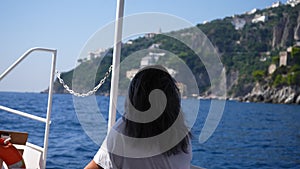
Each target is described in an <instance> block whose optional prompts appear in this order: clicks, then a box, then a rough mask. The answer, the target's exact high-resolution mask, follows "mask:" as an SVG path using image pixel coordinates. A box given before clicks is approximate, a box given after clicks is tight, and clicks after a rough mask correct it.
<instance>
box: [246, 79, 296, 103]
mask: <svg viewBox="0 0 300 169" xmlns="http://www.w3.org/2000/svg"><path fill="white" fill-rule="evenodd" d="M240 101H245V102H248V101H249V102H266V103H283V104H300V87H299V86H286V87H281V88H273V87H269V86H267V85H264V86H261V85H259V84H258V83H257V84H256V85H255V87H254V88H253V90H252V91H251V92H250V93H248V94H247V95H246V96H244V97H241V98H240Z"/></svg>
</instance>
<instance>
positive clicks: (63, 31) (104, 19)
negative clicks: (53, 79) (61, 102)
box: [0, 0, 285, 92]
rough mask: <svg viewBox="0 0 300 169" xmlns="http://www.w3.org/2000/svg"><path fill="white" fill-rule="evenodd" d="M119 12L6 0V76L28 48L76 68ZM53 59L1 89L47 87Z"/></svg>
mask: <svg viewBox="0 0 300 169" xmlns="http://www.w3.org/2000/svg"><path fill="white" fill-rule="evenodd" d="M273 2H275V0H248V1H245V0H209V1H204V0H125V9H124V16H130V15H134V14H138V13H145V12H159V13H166V14H170V15H174V16H176V17H180V18H182V19H185V20H187V21H188V22H190V23H192V24H193V25H196V24H198V23H203V22H204V21H211V20H214V19H221V18H224V17H226V16H232V15H234V14H242V13H244V12H246V11H250V10H252V9H254V8H257V9H263V8H265V7H267V6H270V5H271V4H272V3H273ZM281 2H283V3H285V1H281ZM115 13H116V0H88V1H83V0H78V1H74V0H56V1H50V0H45V1H37V0H26V1H18V0H2V1H0V61H1V62H0V74H2V72H4V71H5V70H6V69H7V68H8V67H9V66H10V65H11V64H12V63H14V61H16V60H17V59H18V58H19V57H20V56H21V55H22V54H23V53H24V52H25V51H26V50H28V49H30V48H32V47H37V46H38V47H48V48H54V49H57V51H58V56H57V62H56V69H57V70H58V71H60V72H66V71H69V70H71V69H73V68H74V67H75V66H76V63H77V59H78V57H79V54H80V51H81V50H82V48H83V47H84V45H85V44H86V42H87V41H88V40H89V38H90V37H91V36H92V35H93V34H94V33H95V32H96V31H97V30H99V29H101V28H103V27H105V26H106V25H108V24H109V23H111V22H113V21H114V19H115ZM157 29H159V28H157ZM50 56H51V55H50V54H48V53H43V52H37V53H33V54H32V55H30V56H29V57H28V58H26V59H25V60H24V61H23V62H22V63H21V64H20V65H18V66H17V67H16V68H15V69H14V70H13V71H12V72H10V73H9V74H8V75H7V76H6V77H5V78H4V79H2V80H1V81H0V91H16V92H40V91H42V90H44V89H46V88H47V87H48V84H49V72H50V63H51V57H50Z"/></svg>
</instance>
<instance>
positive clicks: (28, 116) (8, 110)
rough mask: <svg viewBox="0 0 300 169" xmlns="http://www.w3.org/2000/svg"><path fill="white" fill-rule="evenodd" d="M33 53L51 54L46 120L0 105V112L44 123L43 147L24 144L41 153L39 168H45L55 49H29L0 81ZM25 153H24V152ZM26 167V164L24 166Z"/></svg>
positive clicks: (0, 76)
mask: <svg viewBox="0 0 300 169" xmlns="http://www.w3.org/2000/svg"><path fill="white" fill-rule="evenodd" d="M34 51H43V52H50V53H52V61H51V72H50V82H49V91H48V106H47V114H46V118H44V117H39V116H35V115H32V114H29V113H26V112H22V111H19V110H14V109H11V108H8V107H5V106H2V105H0V110H4V111H7V112H10V113H13V114H16V115H20V116H23V117H27V118H30V119H33V120H36V121H40V122H43V123H45V133H44V145H43V147H40V146H37V145H34V144H31V143H26V146H28V147H31V148H33V149H36V150H39V151H42V152H41V153H42V164H41V165H42V166H40V167H41V168H46V159H47V151H48V138H49V130H50V123H51V121H50V119H51V118H50V117H51V110H52V95H53V84H54V77H55V64H56V55H57V50H56V49H49V48H41V47H36V48H31V49H29V50H28V51H26V52H25V53H24V54H23V55H22V56H21V57H20V58H19V59H18V60H16V61H15V62H14V63H13V64H12V65H11V66H10V67H9V68H7V69H6V70H5V71H4V73H2V74H1V75H0V81H1V80H2V79H3V78H4V77H5V76H6V75H7V74H8V73H9V72H10V71H12V70H13V69H14V68H15V67H16V66H17V65H18V64H19V63H20V62H22V60H23V59H25V58H26V57H27V56H28V55H29V54H30V53H32V52H34ZM24 153H25V152H24ZM26 165H27V164H26Z"/></svg>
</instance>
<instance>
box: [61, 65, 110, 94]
mask: <svg viewBox="0 0 300 169" xmlns="http://www.w3.org/2000/svg"><path fill="white" fill-rule="evenodd" d="M111 70H112V65H111V66H110V67H109V69H108V71H107V72H106V73H105V75H104V77H103V78H102V79H101V80H100V82H99V84H98V85H97V86H95V87H94V89H92V90H91V91H89V92H87V93H78V92H75V91H74V90H72V89H70V87H69V86H68V85H67V84H66V83H65V82H64V80H63V79H62V78H61V77H60V75H61V73H60V72H58V71H56V76H57V78H58V81H59V83H60V84H61V85H62V86H63V87H64V88H65V89H66V91H68V92H69V93H70V94H72V95H74V96H77V97H87V96H91V95H93V94H95V93H96V92H97V90H98V89H99V88H100V87H101V86H102V85H103V84H104V83H105V80H106V79H107V78H108V77H109V75H110V72H111Z"/></svg>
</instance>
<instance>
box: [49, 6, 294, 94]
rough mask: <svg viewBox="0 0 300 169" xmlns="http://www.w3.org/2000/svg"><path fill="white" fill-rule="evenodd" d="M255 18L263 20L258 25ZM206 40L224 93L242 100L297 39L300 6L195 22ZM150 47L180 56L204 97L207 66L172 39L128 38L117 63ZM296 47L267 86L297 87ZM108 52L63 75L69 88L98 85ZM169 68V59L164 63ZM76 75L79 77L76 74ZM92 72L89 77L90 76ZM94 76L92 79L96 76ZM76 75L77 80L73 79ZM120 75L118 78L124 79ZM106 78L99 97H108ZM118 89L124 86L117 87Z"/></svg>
mask: <svg viewBox="0 0 300 169" xmlns="http://www.w3.org/2000/svg"><path fill="white" fill-rule="evenodd" d="M257 18H265V19H264V20H260V21H256V20H255V19H257ZM197 27H198V28H199V29H201V30H202V31H203V32H204V33H205V34H206V36H207V37H208V38H209V39H210V41H211V42H212V44H213V45H214V46H215V48H216V49H217V51H218V52H219V54H220V57H221V61H222V63H223V64H224V66H225V68H226V75H227V86H228V94H229V95H231V96H233V97H235V96H243V95H245V94H247V93H248V92H250V91H251V90H252V88H253V87H254V84H255V82H256V81H264V78H265V77H267V76H268V72H267V70H268V67H269V65H270V64H271V63H276V64H278V62H279V52H280V51H286V49H287V48H288V47H289V46H293V45H295V44H296V43H297V41H300V5H297V6H295V7H291V6H288V5H281V6H279V7H277V8H268V9H263V10H258V11H256V12H255V13H254V14H242V15H236V16H234V17H226V18H224V19H217V20H214V21H211V22H208V23H205V24H198V25H197ZM192 29H193V28H188V29H184V30H178V31H176V32H172V33H173V34H182V33H186V34H188V33H191V34H192ZM152 44H160V46H159V48H160V49H162V50H165V51H169V52H172V53H173V54H176V55H177V56H178V57H180V58H181V59H182V60H183V61H184V62H185V63H186V64H187V65H188V66H189V68H190V69H191V71H192V72H193V74H194V75H195V77H196V81H197V83H198V86H199V91H200V93H202V94H204V93H205V92H207V91H208V89H209V87H210V83H209V79H208V75H207V72H206V69H205V66H204V65H203V64H202V63H201V61H200V60H199V59H198V57H197V56H196V55H195V53H194V52H193V51H191V50H190V49H189V48H188V47H187V46H185V45H183V43H181V42H179V41H178V40H176V39H172V38H170V37H168V36H166V35H164V34H157V35H155V36H154V37H152V38H146V37H140V38H137V39H135V40H132V44H124V45H123V46H122V53H121V60H123V59H124V58H126V57H127V56H129V55H131V54H133V53H134V52H137V51H140V50H143V49H147V48H149V47H150V46H151V45H152ZM299 53H300V49H299V48H296V47H294V48H293V51H292V54H291V62H290V65H289V66H286V67H279V68H278V69H277V70H276V71H275V72H274V73H273V75H272V76H271V80H270V81H269V82H268V83H270V84H269V85H273V86H280V85H299V82H300V66H299V63H300V57H299ZM111 60H112V49H109V51H108V52H107V54H106V56H105V57H104V58H95V59H92V60H89V61H86V62H82V63H81V64H79V65H78V66H77V67H76V68H75V69H73V70H71V71H69V72H66V73H63V74H62V78H63V79H64V80H65V81H66V83H67V84H69V85H70V86H72V80H73V82H76V83H73V84H76V85H78V86H72V87H73V88H75V89H76V88H77V89H79V90H81V89H83V90H82V91H81V92H84V91H87V90H88V89H92V88H93V86H89V87H86V84H90V83H91V82H92V83H93V84H98V83H99V81H100V80H101V78H102V77H103V76H104V74H105V72H106V71H107V70H108V67H109V66H110V64H111ZM164 62H166V63H167V64H169V65H170V67H172V63H173V62H172V61H170V60H164ZM132 66H133V67H137V68H138V67H139V61H134V60H133V61H132ZM76 72H78V73H76ZM91 72H92V73H91ZM94 72H97V73H96V77H94V76H95V73H94ZM74 73H75V74H76V77H78V79H76V78H75V79H74V77H73V75H74ZM125 75H126V74H125V72H121V74H120V76H125ZM109 85H110V78H109V79H108V80H107V82H106V83H105V84H104V86H103V87H102V88H101V90H100V91H99V93H107V92H108V90H109ZM120 85H122V84H120ZM55 91H56V92H60V93H61V92H63V88H62V86H61V85H60V84H59V83H58V82H56V84H55Z"/></svg>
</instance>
